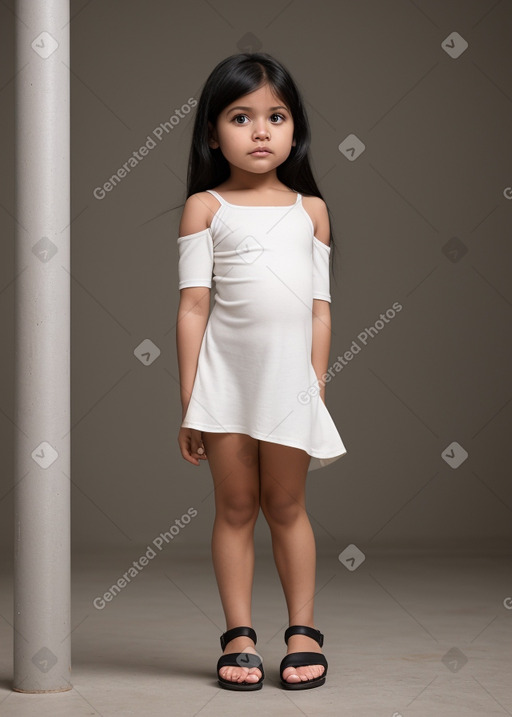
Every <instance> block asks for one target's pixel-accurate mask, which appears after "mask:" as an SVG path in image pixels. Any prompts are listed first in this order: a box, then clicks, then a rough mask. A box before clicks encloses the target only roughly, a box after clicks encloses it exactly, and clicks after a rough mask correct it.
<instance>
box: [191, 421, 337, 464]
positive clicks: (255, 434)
mask: <svg viewBox="0 0 512 717" xmlns="http://www.w3.org/2000/svg"><path fill="white" fill-rule="evenodd" d="M192 423H193V424H194V425H191V424H192ZM205 426H208V427H205ZM180 427H181V428H194V429H195V430H196V431H206V432H207V433H244V434H245V435H249V436H251V438H257V439H259V440H261V441H268V442H269V443H277V444H278V445H280V446H291V447H292V448H299V449H300V450H302V451H305V452H306V453H307V454H308V456H311V458H317V459H318V460H320V461H322V460H329V459H333V458H342V457H343V456H344V455H346V453H347V449H345V450H344V451H342V452H341V453H332V454H331V455H328V456H326V455H324V454H323V453H319V452H318V451H315V452H312V451H308V450H306V448H304V447H303V446H299V445H298V443H297V442H295V441H292V440H291V439H290V440H288V439H283V440H286V441H288V442H287V443H283V441H276V440H272V439H270V438H269V437H268V436H267V435H264V434H263V433H260V432H259V431H254V430H252V431H249V430H248V429H247V428H244V427H243V426H225V427H224V428H222V429H220V430H218V429H216V427H215V426H209V425H208V424H206V423H203V424H202V425H200V424H199V423H198V422H197V421H192V422H191V421H186V422H185V421H183V422H182V424H181V426H180ZM331 462H332V461H331Z"/></svg>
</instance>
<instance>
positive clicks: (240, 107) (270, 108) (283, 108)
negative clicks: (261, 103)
mask: <svg viewBox="0 0 512 717" xmlns="http://www.w3.org/2000/svg"><path fill="white" fill-rule="evenodd" d="M252 109H253V108H252V107H242V106H241V105H240V106H238V107H232V108H231V109H230V110H228V112H227V113H228V114H229V113H230V112H234V111H235V110H252ZM269 110H286V111H288V107H284V106H283V105H279V106H278V107H269Z"/></svg>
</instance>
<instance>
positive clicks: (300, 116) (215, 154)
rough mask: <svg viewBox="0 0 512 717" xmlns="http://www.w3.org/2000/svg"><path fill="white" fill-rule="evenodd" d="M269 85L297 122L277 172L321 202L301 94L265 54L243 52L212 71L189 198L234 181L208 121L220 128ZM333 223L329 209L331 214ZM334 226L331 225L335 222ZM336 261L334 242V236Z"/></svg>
mask: <svg viewBox="0 0 512 717" xmlns="http://www.w3.org/2000/svg"><path fill="white" fill-rule="evenodd" d="M265 84H268V85H269V87H270V88H271V89H272V91H273V92H274V94H275V95H276V96H277V97H279V99H280V100H281V101H282V102H284V104H285V105H286V106H287V107H288V108H289V110H290V112H291V114H292V117H293V123H294V138H295V146H292V148H291V151H290V154H289V156H288V157H287V159H286V160H285V161H284V162H283V163H282V164H281V165H279V167H277V169H276V173H277V177H278V179H279V181H280V182H282V183H283V184H285V185H286V186H287V187H289V188H290V189H292V190H293V191H295V192H299V193H300V194H305V195H306V196H307V195H310V196H315V197H320V198H321V199H323V196H322V194H321V193H320V190H319V188H318V186H317V183H316V181H315V178H314V176H313V172H312V170H311V166H310V162H309V145H310V141H311V131H310V128H309V122H308V118H307V115H306V110H305V107H304V103H303V100H302V98H301V95H300V92H299V90H298V88H297V86H296V84H295V82H294V81H293V79H292V77H291V75H290V73H289V72H288V70H287V69H286V68H285V67H284V66H283V65H282V64H281V63H280V62H278V60H276V59H275V58H274V57H272V56H271V55H268V54H267V53H264V52H252V53H250V52H241V53H237V54H235V55H231V56H230V57H227V58H225V59H224V60H222V61H221V62H219V64H218V65H217V66H216V67H215V68H214V69H213V70H212V72H211V73H210V75H209V77H208V79H207V80H206V82H205V84H204V86H203V89H202V91H201V96H200V98H199V102H198V106H197V111H196V116H195V120H194V128H193V135H192V144H191V148H190V155H189V162H188V171H187V198H188V197H190V196H191V195H192V194H196V193H197V192H204V191H205V190H206V189H213V188H214V187H216V186H217V185H219V184H221V183H222V182H224V181H225V180H226V179H228V177H229V176H230V167H229V164H228V162H227V160H226V158H225V157H224V156H223V154H222V152H221V150H220V148H217V149H212V148H211V147H210V146H209V144H208V139H209V128H208V122H211V124H212V126H213V127H215V126H216V123H217V118H218V116H219V114H220V113H221V112H222V110H223V109H224V108H225V107H227V106H228V105H230V104H231V103H233V102H235V100H237V99H239V98H240V97H242V96H244V95H247V94H249V93H250V92H254V91H255V90H257V89H259V88H260V87H262V86H264V85H265ZM327 211H328V213H329V218H330V212H329V209H327ZM330 224H331V222H330ZM330 242H331V260H334V239H333V232H332V228H331V231H330Z"/></svg>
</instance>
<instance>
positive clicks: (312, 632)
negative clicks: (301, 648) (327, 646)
mask: <svg viewBox="0 0 512 717" xmlns="http://www.w3.org/2000/svg"><path fill="white" fill-rule="evenodd" d="M292 635H306V637H311V638H312V639H313V640H316V641H317V642H318V644H319V645H320V647H322V645H323V644H324V636H323V635H322V633H321V632H320V630H316V629H315V628H314V627H309V625H290V627H288V628H287V629H286V631H285V633H284V641H285V642H286V644H288V638H290V637H291V636H292ZM294 654H302V653H294ZM318 654H321V653H318Z"/></svg>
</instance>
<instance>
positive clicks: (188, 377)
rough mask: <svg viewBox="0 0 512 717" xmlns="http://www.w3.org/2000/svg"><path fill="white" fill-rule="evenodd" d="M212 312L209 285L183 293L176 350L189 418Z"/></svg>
mask: <svg viewBox="0 0 512 717" xmlns="http://www.w3.org/2000/svg"><path fill="white" fill-rule="evenodd" d="M209 312H210V289H208V288H207V287H206V286H190V287H188V288H186V289H181V291H180V303H179V306H178V323H177V324H176V348H177V353H178V370H179V377H180V397H181V407H182V411H181V412H182V416H181V420H182V421H183V419H184V418H185V414H186V412H187V408H188V404H189V402H190V395H191V393H192V388H193V387H194V380H195V377H196V371H197V362H198V359H199V350H200V348H201V342H202V340H203V336H204V332H205V329H206V324H207V322H208V314H209Z"/></svg>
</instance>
